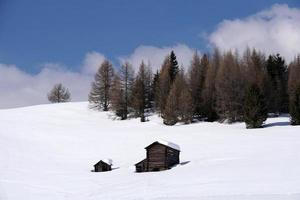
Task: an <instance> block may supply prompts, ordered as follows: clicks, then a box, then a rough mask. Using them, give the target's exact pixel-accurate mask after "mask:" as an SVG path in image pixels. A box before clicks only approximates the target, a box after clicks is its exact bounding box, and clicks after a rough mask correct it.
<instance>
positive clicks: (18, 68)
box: [0, 0, 300, 109]
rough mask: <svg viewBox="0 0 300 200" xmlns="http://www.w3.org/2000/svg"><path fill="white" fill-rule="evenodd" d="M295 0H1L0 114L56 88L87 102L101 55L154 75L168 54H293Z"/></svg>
mask: <svg viewBox="0 0 300 200" xmlns="http://www.w3.org/2000/svg"><path fill="white" fill-rule="evenodd" d="M299 44H300V1H299V0H284V1H283V0H277V1H275V0H259V1H254V0H247V1H246V0H226V1H225V0H224V1H221V0H219V1H217V0H202V1H201V0H185V1H184V0H180V1H179V0H147V1H145V0H80V1H79V0H68V1H67V0H0V93H1V94H4V95H1V98H0V109H1V108H12V107H20V106H28V105H36V104H43V103H48V100H47V98H46V96H47V92H48V91H49V90H50V89H51V88H52V87H53V85H54V84H56V83H62V84H63V85H64V86H66V87H67V88H69V90H70V91H71V96H72V101H86V100H87V96H88V93H89V90H90V85H91V82H92V81H93V75H94V73H95V72H96V70H97V69H98V67H99V66H100V64H101V63H102V62H103V60H104V59H105V58H108V59H110V60H111V61H112V62H113V64H114V66H116V70H117V69H118V66H119V65H120V63H122V62H124V61H128V62H130V63H132V65H133V68H134V69H135V70H137V69H138V67H139V65H140V63H141V61H142V60H143V61H144V62H146V63H147V64H149V65H150V67H151V68H152V70H153V71H154V72H155V71H156V70H158V69H159V68H160V66H161V64H162V62H163V59H164V58H165V56H166V55H167V54H169V53H170V51H171V50H174V51H175V53H176V56H177V60H178V63H179V64H180V65H181V66H183V67H184V69H185V70H187V69H188V67H189V65H190V60H191V58H192V56H193V54H194V52H195V50H197V51H198V52H199V53H200V54H202V53H203V52H205V51H209V50H211V49H212V47H214V46H217V47H219V48H220V49H221V50H222V51H225V50H238V51H239V52H243V51H244V50H245V48H247V47H250V48H256V49H258V50H261V51H263V52H265V53H266V54H274V53H280V54H281V55H282V56H284V58H285V59H286V61H287V62H290V61H291V60H292V59H293V58H294V57H295V56H296V55H297V54H299V53H300V45H299Z"/></svg>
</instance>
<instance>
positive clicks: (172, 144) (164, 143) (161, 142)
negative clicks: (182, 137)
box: [157, 140, 180, 151]
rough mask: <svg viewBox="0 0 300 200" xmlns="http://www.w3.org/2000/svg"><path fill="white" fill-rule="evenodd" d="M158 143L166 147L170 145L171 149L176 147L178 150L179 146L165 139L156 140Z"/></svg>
mask: <svg viewBox="0 0 300 200" xmlns="http://www.w3.org/2000/svg"><path fill="white" fill-rule="evenodd" d="M157 142H158V143H160V144H163V145H165V146H168V147H171V148H173V149H176V150H178V151H180V146H179V145H178V144H175V143H173V142H169V141H166V140H157Z"/></svg>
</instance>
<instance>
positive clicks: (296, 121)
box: [290, 84, 300, 125]
mask: <svg viewBox="0 0 300 200" xmlns="http://www.w3.org/2000/svg"><path fill="white" fill-rule="evenodd" d="M293 92H294V93H293V94H291V96H290V116H291V124H292V125H300V84H299V85H298V87H297V88H296V90H294V91H293Z"/></svg>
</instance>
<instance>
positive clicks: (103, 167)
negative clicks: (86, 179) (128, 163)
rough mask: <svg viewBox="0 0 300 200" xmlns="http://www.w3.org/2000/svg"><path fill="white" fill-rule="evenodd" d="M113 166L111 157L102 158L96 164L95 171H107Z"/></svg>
mask: <svg viewBox="0 0 300 200" xmlns="http://www.w3.org/2000/svg"><path fill="white" fill-rule="evenodd" d="M111 166H112V160H111V159H105V160H100V161H99V162H97V163H96V164H95V165H94V171H95V172H106V171H111Z"/></svg>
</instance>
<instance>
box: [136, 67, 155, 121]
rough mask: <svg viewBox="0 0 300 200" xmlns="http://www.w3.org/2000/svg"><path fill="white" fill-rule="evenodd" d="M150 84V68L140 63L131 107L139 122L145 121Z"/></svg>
mask: <svg viewBox="0 0 300 200" xmlns="http://www.w3.org/2000/svg"><path fill="white" fill-rule="evenodd" d="M150 84H151V70H150V68H149V67H148V66H146V65H145V64H144V62H142V63H141V65H140V68H139V71H138V74H137V76H136V78H135V81H134V85H133V100H132V101H133V108H134V110H135V113H136V116H137V117H140V118H141V122H145V121H146V115H145V114H146V112H147V109H148V108H149V107H148V106H149V105H150V103H149V96H150Z"/></svg>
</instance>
